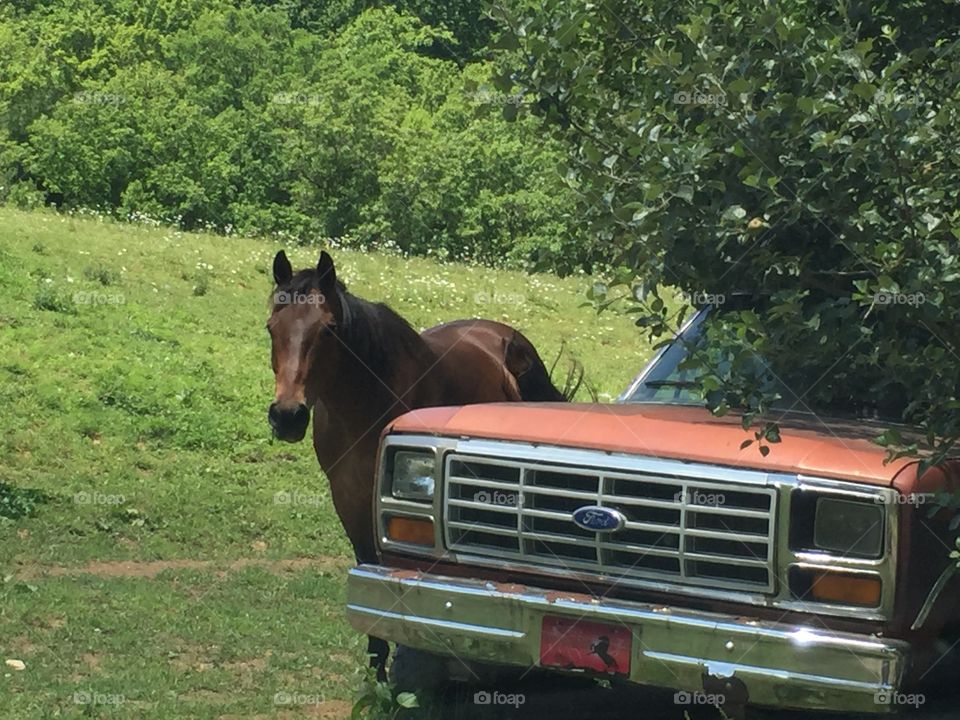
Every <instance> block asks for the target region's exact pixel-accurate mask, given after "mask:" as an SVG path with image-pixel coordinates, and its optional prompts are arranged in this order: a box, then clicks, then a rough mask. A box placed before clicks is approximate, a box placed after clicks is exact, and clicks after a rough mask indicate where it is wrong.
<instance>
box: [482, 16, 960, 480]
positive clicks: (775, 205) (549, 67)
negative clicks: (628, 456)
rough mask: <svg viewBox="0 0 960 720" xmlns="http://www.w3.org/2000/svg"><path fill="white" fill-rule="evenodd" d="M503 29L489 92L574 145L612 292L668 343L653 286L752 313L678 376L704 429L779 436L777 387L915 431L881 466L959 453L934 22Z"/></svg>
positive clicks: (827, 20) (952, 265) (959, 338)
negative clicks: (708, 422) (690, 377)
mask: <svg viewBox="0 0 960 720" xmlns="http://www.w3.org/2000/svg"><path fill="white" fill-rule="evenodd" d="M495 15H496V16H497V17H498V18H500V19H501V20H502V22H503V25H504V28H505V31H504V34H503V37H502V38H500V41H499V43H498V45H499V46H500V47H501V48H503V50H502V53H501V56H500V65H501V69H502V71H503V72H502V73H501V77H500V87H501V88H502V89H503V91H504V92H518V91H520V92H524V93H527V97H528V98H530V100H531V101H530V104H529V109H530V110H531V112H532V113H533V114H535V115H539V116H541V117H543V118H545V119H546V120H547V121H548V123H549V127H551V128H553V129H554V132H555V134H556V135H558V136H559V137H562V138H565V139H571V140H573V142H574V143H575V151H574V152H573V154H572V156H571V157H570V160H569V164H568V165H569V166H568V169H567V177H568V178H569V180H570V181H571V183H572V184H574V186H575V187H576V188H577V189H578V190H579V191H580V197H581V198H582V203H581V206H580V209H581V210H582V211H583V212H584V213H585V214H586V215H587V216H588V217H589V219H590V222H591V228H592V233H593V235H594V237H595V238H596V246H595V248H593V251H594V252H595V255H596V256H597V257H599V258H601V259H603V260H605V261H607V262H609V263H610V264H611V265H612V267H613V275H614V280H615V282H614V283H613V284H612V285H611V288H612V290H611V291H610V294H611V297H613V296H617V294H618V293H619V294H620V295H622V296H623V299H624V300H625V301H626V302H627V303H628V304H629V305H631V306H632V310H633V311H634V312H636V313H637V314H638V316H639V319H638V325H640V326H642V327H644V328H646V329H647V330H648V331H649V332H650V334H651V335H652V336H654V337H660V336H665V335H672V332H673V331H674V330H675V329H676V327H677V325H678V323H679V321H680V320H681V319H682V318H676V317H673V316H671V315H670V314H669V313H668V310H667V306H666V305H665V304H664V303H663V302H662V300H661V292H662V290H661V289H659V288H662V287H664V286H673V287H675V288H677V289H679V290H680V291H682V292H683V293H684V294H685V296H686V297H688V298H694V297H696V296H697V295H698V294H710V295H711V296H713V297H718V298H723V299H726V300H729V299H730V298H732V297H733V296H734V294H735V293H737V292H741V291H746V292H747V293H750V294H753V295H755V296H756V301H755V302H752V303H749V304H747V305H741V306H739V307H734V306H733V304H732V303H730V304H726V303H721V304H720V309H721V310H726V311H725V312H718V313H714V314H713V318H712V320H711V322H710V328H709V331H708V332H709V338H710V341H709V342H708V343H706V345H705V347H706V348H709V351H710V352H709V354H708V353H707V352H706V350H695V351H694V352H693V353H692V355H691V357H690V358H689V360H688V363H689V365H690V366H696V367H698V368H699V370H700V372H701V374H702V376H703V378H702V379H703V383H704V387H705V389H706V390H707V391H712V392H708V393H707V397H709V398H712V400H711V402H710V404H711V405H712V407H713V409H714V410H715V411H717V412H720V413H723V412H726V411H727V410H728V409H730V408H733V407H738V408H742V409H744V410H745V411H746V414H745V416H744V420H745V425H747V426H749V425H750V424H751V423H753V422H755V421H761V420H763V422H764V423H768V424H769V423H773V422H774V421H775V420H776V419H777V418H776V416H774V415H773V414H772V412H771V409H770V408H771V405H772V404H773V403H774V402H776V401H777V399H778V395H781V396H782V395H783V393H782V392H778V390H777V389H776V388H777V387H778V386H779V387H784V386H785V387H787V388H788V389H789V391H790V394H791V395H792V396H793V400H792V402H791V403H790V404H791V405H792V406H793V408H794V409H796V410H812V411H815V412H827V413H831V414H836V413H856V414H858V415H860V416H871V417H882V418H892V419H895V420H898V421H903V422H907V423H910V424H912V425H915V426H918V427H919V428H920V429H921V430H922V433H921V435H922V436H920V437H909V436H907V435H906V434H901V433H900V432H899V431H897V430H894V429H891V430H889V431H888V432H887V433H886V434H885V435H884V436H883V437H882V438H881V442H885V443H886V444H888V445H889V446H890V447H891V449H892V450H893V451H894V452H905V453H917V452H922V451H924V450H932V451H933V456H932V458H931V459H932V460H934V461H935V460H937V459H938V458H940V457H942V456H943V454H944V453H946V452H947V451H948V450H949V449H950V448H951V447H952V446H953V445H954V444H955V443H956V441H957V439H958V438H960V414H958V412H957V410H958V409H960V400H958V396H957V387H958V382H960V331H958V327H960V324H958V319H960V318H958V316H957V313H958V312H960V310H958V308H960V272H958V270H957V262H958V250H960V210H958V208H957V205H956V198H957V197H958V195H960V165H958V162H960V161H958V158H960V153H958V150H960V147H958V143H960V104H958V99H960V90H958V88H960V62H958V59H960V58H958V52H960V51H958V38H960V33H958V27H957V24H956V11H955V9H954V8H952V6H951V5H950V4H948V3H913V2H911V3H898V2H879V3H862V2H843V3H837V4H835V5H834V4H828V5H824V4H822V3H806V2H799V1H797V2H785V3H776V4H772V3H750V4H746V5H744V4H743V3H733V2H727V1H726V0H713V1H711V2H705V3H695V4H686V5H684V4H677V3H666V2H642V3H635V2H608V3H596V4H594V3H583V2H578V1H576V0H546V1H544V2H540V1H536V2H534V1H533V0H528V1H527V2H521V3H511V4H502V5H501V6H499V7H497V8H496V10H495ZM639 281H642V283H641V284H637V283H638V282H639ZM618 286H619V290H618ZM609 299H610V298H605V299H604V301H609ZM774 381H777V382H774ZM767 429H768V430H770V432H772V433H773V435H770V436H767V435H766V433H767V430H762V434H761V435H760V436H758V439H763V438H764V437H766V438H767V439H770V437H773V438H775V437H776V435H775V430H773V429H771V428H770V427H768V428H767Z"/></svg>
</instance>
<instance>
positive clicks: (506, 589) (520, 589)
mask: <svg viewBox="0 0 960 720" xmlns="http://www.w3.org/2000/svg"><path fill="white" fill-rule="evenodd" d="M492 585H493V587H494V589H495V590H497V591H499V592H502V593H517V594H519V593H524V592H526V591H527V586H526V585H518V584H517V583H498V582H495V583H492Z"/></svg>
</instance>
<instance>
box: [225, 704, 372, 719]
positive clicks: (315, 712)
mask: <svg viewBox="0 0 960 720" xmlns="http://www.w3.org/2000/svg"><path fill="white" fill-rule="evenodd" d="M352 710H353V706H352V705H351V704H350V703H348V702H347V701H346V700H324V701H323V702H319V703H315V704H312V705H302V706H298V707H297V709H296V710H282V711H280V712H277V713H272V714H270V715H242V716H241V715H221V716H220V717H218V718H217V720H293V718H304V717H310V718H319V719H320V720H346V719H347V718H349V717H350V713H351V711H352Z"/></svg>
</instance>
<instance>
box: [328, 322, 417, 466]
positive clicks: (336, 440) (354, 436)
mask: <svg viewBox="0 0 960 720" xmlns="http://www.w3.org/2000/svg"><path fill="white" fill-rule="evenodd" d="M417 340H418V341H419V342H411V343H409V344H407V345H403V346H400V347H391V348H376V349H375V351H376V352H380V353H386V352H389V353H390V354H391V362H390V368H389V372H387V373H386V375H387V376H386V377H380V376H378V375H376V374H375V373H374V372H373V370H371V369H370V368H369V367H368V366H367V365H366V363H364V361H363V360H362V359H361V358H359V357H357V356H356V355H355V354H353V353H352V352H350V351H349V350H344V353H343V355H342V359H341V367H340V368H338V370H339V372H338V373H337V377H336V378H334V379H333V381H332V382H328V383H325V384H324V386H323V387H322V388H321V389H320V392H319V395H318V398H317V408H316V411H315V412H316V413H321V412H322V413H323V417H319V416H318V415H316V414H315V417H314V423H322V425H319V426H317V427H320V432H319V433H317V434H316V435H315V438H314V442H315V444H316V446H317V454H318V458H319V459H320V463H321V465H323V466H324V470H325V471H328V472H329V469H328V467H327V466H328V465H337V466H342V464H343V463H344V461H343V460H341V459H340V458H341V456H343V455H347V454H349V455H366V456H369V457H370V459H371V461H372V457H373V454H374V453H375V451H376V445H377V442H378V441H379V437H380V432H381V431H382V430H383V428H384V427H386V426H387V424H388V423H389V422H390V421H391V420H393V419H394V418H396V417H398V416H399V415H402V414H403V413H405V412H407V411H408V410H413V409H415V408H417V407H422V406H423V405H424V404H427V403H426V402H425V398H426V397H427V393H428V391H429V387H430V382H431V380H432V378H431V375H432V373H431V369H433V366H434V365H435V364H436V357H435V355H434V353H433V352H432V351H431V350H430V348H429V346H428V345H427V344H426V343H425V342H423V341H422V340H421V339H420V338H419V336H418V337H417Z"/></svg>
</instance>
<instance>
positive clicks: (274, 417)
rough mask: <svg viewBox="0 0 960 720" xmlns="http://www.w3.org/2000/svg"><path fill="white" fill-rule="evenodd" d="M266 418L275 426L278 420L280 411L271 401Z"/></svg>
mask: <svg viewBox="0 0 960 720" xmlns="http://www.w3.org/2000/svg"><path fill="white" fill-rule="evenodd" d="M267 420H269V421H270V424H271V425H272V426H274V427H276V425H277V423H278V422H279V421H280V411H279V410H278V409H277V404H276V403H272V404H271V405H270V409H269V410H267Z"/></svg>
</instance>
